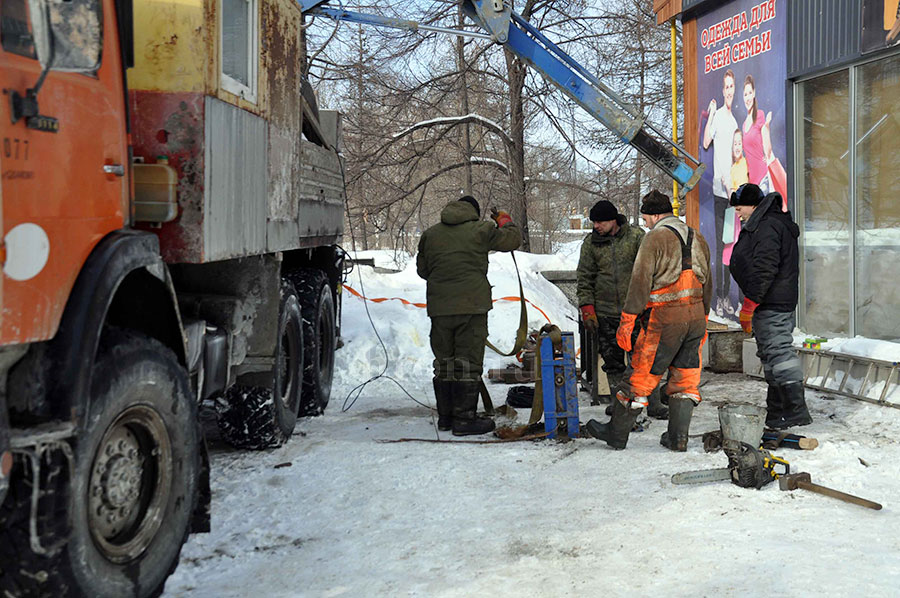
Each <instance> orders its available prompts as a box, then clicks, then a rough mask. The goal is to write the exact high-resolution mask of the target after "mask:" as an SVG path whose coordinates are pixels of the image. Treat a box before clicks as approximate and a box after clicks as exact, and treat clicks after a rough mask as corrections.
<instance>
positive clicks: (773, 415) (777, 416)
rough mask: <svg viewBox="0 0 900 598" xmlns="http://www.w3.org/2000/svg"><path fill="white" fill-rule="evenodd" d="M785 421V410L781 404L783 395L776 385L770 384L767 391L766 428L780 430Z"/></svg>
mask: <svg viewBox="0 0 900 598" xmlns="http://www.w3.org/2000/svg"><path fill="white" fill-rule="evenodd" d="M783 419H784V408H783V406H782V404H781V394H780V393H779V392H778V389H777V388H776V387H775V385H774V384H769V388H768V390H767V391H766V427H767V428H775V429H778V427H779V426H780V425H781V422H782V420H783Z"/></svg>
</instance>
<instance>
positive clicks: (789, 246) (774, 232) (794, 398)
mask: <svg viewBox="0 0 900 598" xmlns="http://www.w3.org/2000/svg"><path fill="white" fill-rule="evenodd" d="M730 203H731V205H732V206H734V209H735V211H736V212H737V213H738V216H739V217H740V219H741V222H742V223H743V225H742V228H741V234H740V236H739V237H738V240H737V243H735V245H734V250H733V251H732V254H731V275H732V276H733V277H734V280H735V281H736V282H737V283H738V286H740V288H741V291H742V292H743V293H744V297H745V299H744V304H743V306H742V307H741V313H740V321H741V327H742V328H743V329H744V331H745V332H748V333H750V332H752V333H753V336H755V337H756V348H757V353H756V354H757V355H758V356H759V358H760V360H761V361H762V364H763V373H764V375H765V377H766V382H767V383H768V385H769V388H768V394H767V395H766V408H767V410H768V414H767V415H766V425H767V426H768V427H770V428H776V429H784V428H789V427H791V426H805V425H806V424H810V423H812V418H811V417H810V415H809V410H808V409H807V407H806V399H805V396H804V390H803V367H802V362H801V361H800V357H799V356H798V355H797V353H796V351H795V350H794V348H793V340H794V339H793V335H792V332H793V330H794V324H795V320H794V310H796V309H797V298H798V295H799V278H800V251H799V248H798V246H797V238H798V237H799V236H800V229H799V227H798V226H797V224H796V223H795V222H794V221H793V220H792V219H791V213H790V212H782V211H781V206H782V200H781V195H780V194H778V193H769V194H768V195H766V196H765V197H764V196H763V193H762V190H761V189H760V188H759V187H758V186H756V185H754V184H752V183H747V184H745V185H741V186H740V187H738V188H737V190H735V191H734V192H733V193H732V194H731V202H730Z"/></svg>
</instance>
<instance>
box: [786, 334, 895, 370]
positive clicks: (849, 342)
mask: <svg viewBox="0 0 900 598" xmlns="http://www.w3.org/2000/svg"><path fill="white" fill-rule="evenodd" d="M808 336H809V335H797V336H795V337H794V344H795V345H797V346H802V344H803V341H804V339H806V338H807V337H808ZM798 341H799V342H798ZM821 348H822V350H823V351H833V352H835V353H842V354H844V355H856V356H857V357H868V358H870V359H878V360H880V361H888V362H890V363H898V362H900V343H893V342H890V341H881V340H874V339H871V338H863V337H861V336H858V337H856V338H831V339H828V340H827V341H825V342H824V343H822V347H821Z"/></svg>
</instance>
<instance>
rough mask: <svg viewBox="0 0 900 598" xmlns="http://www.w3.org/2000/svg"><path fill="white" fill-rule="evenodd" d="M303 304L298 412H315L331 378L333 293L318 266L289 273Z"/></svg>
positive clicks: (326, 396)
mask: <svg viewBox="0 0 900 598" xmlns="http://www.w3.org/2000/svg"><path fill="white" fill-rule="evenodd" d="M289 276H290V279H291V281H292V282H293V283H294V288H296V289H297V296H298V297H299V298H300V305H301V306H302V308H303V338H304V351H305V354H306V367H304V369H303V396H302V398H301V401H300V414H301V415H319V414H320V413H322V412H324V411H325V407H326V406H327V405H328V399H330V398H331V382H332V379H333V378H334V351H335V340H336V339H335V316H334V297H333V296H332V294H331V287H330V286H329V285H328V277H327V276H325V273H324V272H322V271H321V270H314V269H311V268H303V269H300V270H295V271H293V272H291V273H290V275H289Z"/></svg>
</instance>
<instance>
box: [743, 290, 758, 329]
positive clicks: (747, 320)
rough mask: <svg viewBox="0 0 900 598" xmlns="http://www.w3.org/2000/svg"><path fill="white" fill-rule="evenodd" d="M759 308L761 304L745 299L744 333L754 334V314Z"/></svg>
mask: <svg viewBox="0 0 900 598" xmlns="http://www.w3.org/2000/svg"><path fill="white" fill-rule="evenodd" d="M757 307H759V303H757V302H756V301H753V300H751V299H748V298H746V297H744V304H743V305H742V306H741V315H740V320H741V328H743V329H744V332H746V333H747V334H750V333H752V332H753V312H755V311H756V308H757Z"/></svg>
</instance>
